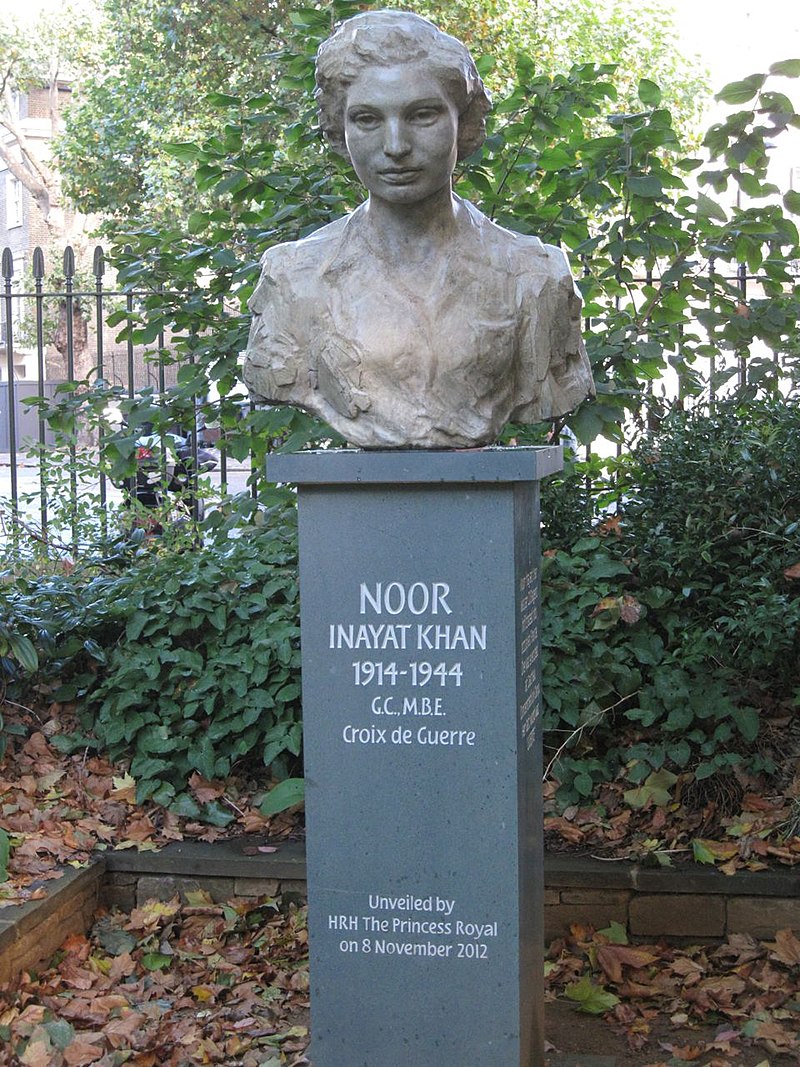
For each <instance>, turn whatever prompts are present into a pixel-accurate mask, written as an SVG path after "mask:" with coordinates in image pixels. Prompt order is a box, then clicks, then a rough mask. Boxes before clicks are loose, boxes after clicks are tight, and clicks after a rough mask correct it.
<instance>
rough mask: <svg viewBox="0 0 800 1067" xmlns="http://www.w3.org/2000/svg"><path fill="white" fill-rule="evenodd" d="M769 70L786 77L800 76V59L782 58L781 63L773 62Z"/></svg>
mask: <svg viewBox="0 0 800 1067" xmlns="http://www.w3.org/2000/svg"><path fill="white" fill-rule="evenodd" d="M769 72H770V74H777V75H780V76H781V77H784V78H800V59H782V60H781V61H780V62H779V63H773V64H772V66H771V67H770V68H769Z"/></svg>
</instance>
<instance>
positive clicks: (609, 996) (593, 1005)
mask: <svg viewBox="0 0 800 1067" xmlns="http://www.w3.org/2000/svg"><path fill="white" fill-rule="evenodd" d="M564 996H565V997H567V998H568V999H569V1000H574V1001H575V1003H576V1004H577V1005H578V1011H583V1012H586V1013H587V1014H589V1015H605V1013H606V1012H607V1011H611V1009H612V1008H614V1007H616V1005H617V1004H619V997H618V996H615V994H614V993H609V992H608V990H607V989H605V988H604V987H603V986H600V985H596V984H595V983H594V982H593V981H592V980H591V978H589V977H588V975H584V976H583V978H581V980H580V981H579V982H572V984H571V985H568V986H567V987H566V988H565V989H564Z"/></svg>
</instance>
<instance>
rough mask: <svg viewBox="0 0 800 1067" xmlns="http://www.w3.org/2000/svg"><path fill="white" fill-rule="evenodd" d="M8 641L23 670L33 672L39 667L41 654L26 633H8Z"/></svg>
mask: <svg viewBox="0 0 800 1067" xmlns="http://www.w3.org/2000/svg"><path fill="white" fill-rule="evenodd" d="M8 643H9V644H10V645H11V652H12V654H13V656H14V658H15V659H16V660H17V662H18V663H19V665H20V666H21V667H22V668H23V670H26V671H27V672H28V673H29V674H33V673H34V671H37V670H38V669H39V656H38V653H37V652H36V649H35V647H34V645H33V642H32V641H31V640H30V639H29V638H27V637H26V636H25V635H24V634H15V633H12V634H9V635H8Z"/></svg>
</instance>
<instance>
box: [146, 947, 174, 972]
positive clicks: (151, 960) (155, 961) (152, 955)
mask: <svg viewBox="0 0 800 1067" xmlns="http://www.w3.org/2000/svg"><path fill="white" fill-rule="evenodd" d="M171 963H172V956H165V955H164V953H163V952H147V953H145V955H144V956H142V966H143V967H145V968H146V969H147V970H148V971H163V970H165V969H166V968H167V967H169V965H170V964H171Z"/></svg>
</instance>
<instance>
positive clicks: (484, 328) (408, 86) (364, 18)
mask: <svg viewBox="0 0 800 1067" xmlns="http://www.w3.org/2000/svg"><path fill="white" fill-rule="evenodd" d="M317 98H318V102H319V109H320V116H321V126H322V131H323V133H324V135H325V137H326V138H327V140H328V142H329V143H330V145H331V147H332V148H333V150H334V151H336V152H339V153H342V154H343V155H345V156H347V157H348V158H349V159H350V160H351V162H352V164H353V167H354V168H355V172H356V174H357V176H358V178H359V180H360V181H361V182H362V184H363V185H364V186H365V187H366V189H367V191H368V193H369V197H368V199H367V200H366V202H365V203H363V204H362V205H361V206H360V207H359V208H357V209H356V210H355V211H354V212H353V213H352V214H350V215H348V216H346V217H345V218H342V219H339V220H337V221H336V222H332V223H330V224H329V225H327V226H323V227H322V228H321V229H319V230H317V231H316V232H315V233H313V234H311V235H310V236H309V237H306V238H304V239H303V240H301V241H295V242H291V243H287V244H282V245H277V246H275V247H273V248H270V249H269V250H268V251H267V253H266V254H265V256H264V258H263V261H262V262H263V270H262V274H261V279H260V281H259V283H258V286H257V288H256V290H255V292H254V294H253V297H252V299H251V301H250V308H251V310H252V313H253V320H252V326H251V331H250V339H249V342H248V348H247V354H246V358H245V367H244V378H245V382H246V383H247V385H248V388H249V389H250V391H251V394H252V396H253V397H254V399H256V400H263V401H267V402H269V403H276V404H277V403H288V404H293V405H296V406H298V407H301V408H304V409H305V410H307V411H309V412H312V413H313V414H315V415H318V416H320V417H321V418H323V419H324V420H325V421H326V422H327V423H329V425H331V426H333V427H334V428H335V429H336V430H338V431H339V432H340V433H341V434H342V435H343V436H344V437H345V438H346V440H347V441H348V442H349V443H350V444H353V445H357V446H360V447H363V448H465V447H474V446H479V445H484V444H489V443H491V442H493V441H495V440H496V439H497V436H498V434H499V433H500V431H501V430H502V428H503V426H504V425H505V424H506V423H507V422H508V421H518V422H532V421H538V420H541V419H549V418H553V417H556V416H558V415H563V414H565V413H566V412H568V411H570V410H571V409H572V408H574V407H575V406H576V405H577V404H579V403H580V402H581V401H582V400H583V399H584V398H585V397H586V396H588V395H590V394H591V393H592V392H593V386H592V377H591V372H590V369H589V364H588V361H587V358H586V353H585V350H584V347H583V343H582V341H581V334H580V327H581V302H580V297H579V295H578V293H577V291H576V289H575V285H574V283H573V280H572V276H571V274H570V271H569V267H568V265H567V261H566V258H565V256H564V254H563V252H561V251H560V249H558V248H555V247H553V246H551V245H545V244H542V242H541V241H539V240H538V239H537V238H535V237H526V236H522V235H521V234H516V233H512V232H511V231H509V230H506V229H503V228H502V227H500V226H497V225H495V224H494V223H493V222H491V221H490V220H489V219H488V218H486V216H485V215H483V214H482V213H481V212H480V211H478V209H477V208H475V207H474V206H473V205H472V204H470V203H468V202H467V201H465V200H463V199H461V198H460V197H459V196H457V195H455V193H454V192H453V188H452V175H453V170H454V168H455V165H456V161H457V160H459V159H462V158H465V157H466V156H468V155H470V154H471V153H472V152H474V151H475V150H476V149H477V148H478V147H479V146H480V144H481V143H482V141H483V137H484V132H485V127H484V119H485V115H486V113H487V111H488V110H489V106H490V105H489V98H488V95H487V93H486V90H485V89H484V86H483V83H482V81H481V79H480V76H479V75H478V71H477V69H476V67H475V64H474V62H473V60H472V58H471V56H470V54H469V52H468V51H467V49H466V48H465V47H464V46H463V45H462V44H461V43H460V42H459V41H457V40H456V39H455V38H453V37H450V36H448V35H447V34H444V33H441V32H440V31H439V30H438V29H437V28H436V27H435V26H434V25H433V24H432V23H430V22H428V21H427V20H426V19H423V18H421V17H419V16H417V15H412V14H408V13H404V12H396V11H370V12H366V13H364V14H360V15H356V16H355V17H354V18H351V19H348V20H347V21H346V22H344V23H342V24H341V25H340V26H339V28H338V29H337V30H336V31H335V33H334V34H333V35H332V36H331V37H330V38H329V39H328V40H327V41H326V42H325V43H324V44H323V45H322V47H321V48H320V50H319V53H318V56H317Z"/></svg>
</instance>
